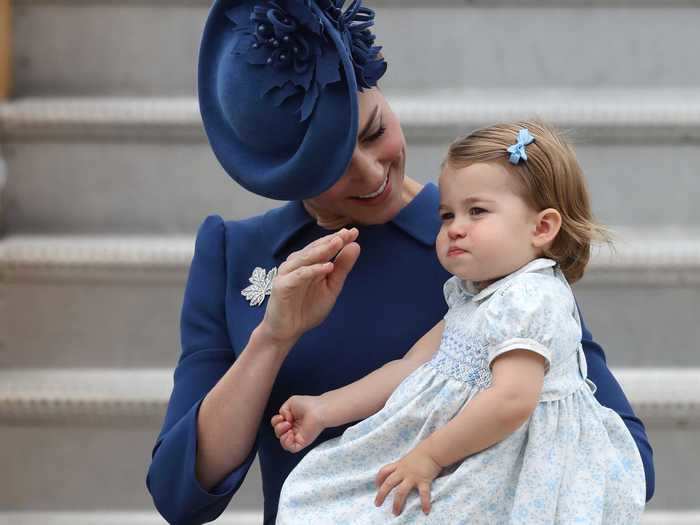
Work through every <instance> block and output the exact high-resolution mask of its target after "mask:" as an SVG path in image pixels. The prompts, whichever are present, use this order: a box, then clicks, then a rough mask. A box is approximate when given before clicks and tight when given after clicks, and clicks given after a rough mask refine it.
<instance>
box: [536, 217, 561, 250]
mask: <svg viewBox="0 0 700 525" xmlns="http://www.w3.org/2000/svg"><path fill="white" fill-rule="evenodd" d="M560 229H561V214H560V213H559V212H558V211H557V210H555V209H554V208H547V209H546V210H542V211H541V212H539V213H538V214H537V217H535V231H534V232H533V234H532V245H533V246H534V247H535V248H549V246H550V245H551V244H552V242H554V238H555V237H556V236H557V234H558V233H559V230H560Z"/></svg>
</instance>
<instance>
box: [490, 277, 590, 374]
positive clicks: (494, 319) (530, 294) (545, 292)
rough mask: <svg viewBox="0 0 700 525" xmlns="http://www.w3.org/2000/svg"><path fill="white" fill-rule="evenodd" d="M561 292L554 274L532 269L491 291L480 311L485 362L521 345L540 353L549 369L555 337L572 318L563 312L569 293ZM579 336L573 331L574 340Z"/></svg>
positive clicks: (570, 303) (570, 299)
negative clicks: (495, 290) (536, 272)
mask: <svg viewBox="0 0 700 525" xmlns="http://www.w3.org/2000/svg"><path fill="white" fill-rule="evenodd" d="M565 292H566V290H563V286H562V285H561V284H560V283H559V282H558V281H557V279H556V278H553V277H549V276H545V275H539V274H534V273H529V274H523V275H519V276H517V277H516V278H514V279H513V280H512V281H511V282H510V283H508V284H507V285H505V286H504V287H503V288H501V289H499V290H498V291H497V292H495V294H494V296H493V297H492V298H490V299H489V302H488V304H487V305H485V307H486V310H485V315H484V323H485V325H486V326H485V327H484V333H485V334H486V345H487V350H488V360H489V365H491V364H492V363H493V361H494V360H495V359H496V358H497V357H499V356H501V355H503V354H505V353H506V352H511V351H513V350H519V349H522V350H529V351H531V352H534V353H536V354H539V355H541V356H542V357H544V359H545V368H546V370H547V371H549V367H550V364H551V362H552V349H553V348H554V347H555V339H556V338H557V337H559V336H560V333H561V331H562V330H564V329H567V328H572V329H573V326H571V325H572V322H575V321H574V319H573V317H572V316H571V314H570V313H567V311H570V307H573V296H572V295H571V294H570V293H568V294H567V293H565ZM567 295H568V297H567ZM567 317H568V319H567ZM572 335H573V334H572ZM579 337H580V335H578V334H575V337H574V339H573V341H574V344H576V343H577V342H578V338H579Z"/></svg>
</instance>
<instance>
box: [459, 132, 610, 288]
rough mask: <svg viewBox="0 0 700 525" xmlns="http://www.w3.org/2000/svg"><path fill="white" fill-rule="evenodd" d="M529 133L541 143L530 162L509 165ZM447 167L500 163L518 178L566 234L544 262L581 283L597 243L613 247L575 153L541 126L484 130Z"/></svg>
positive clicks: (533, 147)
mask: <svg viewBox="0 0 700 525" xmlns="http://www.w3.org/2000/svg"><path fill="white" fill-rule="evenodd" d="M522 128H527V129H528V130H529V131H530V134H531V135H532V136H533V137H535V141H534V142H533V143H531V144H529V145H527V146H526V153H527V160H521V161H520V162H519V163H518V164H517V165H514V164H511V163H510V162H509V161H508V156H509V153H508V152H507V149H508V147H509V146H511V145H513V144H515V143H516V141H517V139H518V132H519V131H520V129H522ZM445 162H446V163H447V164H448V165H449V166H450V167H452V168H454V169H461V168H464V167H466V166H468V165H470V164H474V163H476V162H499V163H501V164H502V165H503V166H505V167H506V169H507V170H508V171H509V173H512V174H513V175H514V176H515V177H517V179H518V182H519V184H518V185H517V186H518V187H519V189H520V194H521V196H522V197H523V199H524V200H525V202H526V203H527V204H528V205H529V206H530V207H531V208H533V209H534V210H535V211H538V212H539V211H542V210H545V209H547V208H554V209H556V210H557V211H558V212H559V213H560V214H561V218H562V224H561V229H560V230H559V233H558V234H557V236H556V238H555V239H554V242H553V243H552V245H551V246H550V248H549V249H547V250H545V252H544V253H543V255H544V257H548V258H550V259H553V260H555V261H556V262H557V263H558V264H559V266H560V268H561V270H562V272H563V273H564V275H565V276H566V279H567V280H568V281H569V282H570V283H575V282H576V281H578V280H579V279H581V277H582V276H583V272H584V270H585V268H586V265H587V264H588V261H589V260H590V256H591V242H592V241H604V242H608V243H609V242H610V234H609V233H608V231H607V230H606V229H605V228H604V227H603V226H602V225H600V224H599V223H597V222H596V221H595V220H594V219H593V216H592V213H591V206H590V198H589V195H588V188H587V187H586V181H585V179H584V177H583V172H582V171H581V167H580V166H579V164H578V161H577V160H576V155H575V153H574V149H573V147H572V146H571V145H570V144H569V143H568V142H567V141H566V140H564V138H563V137H562V135H561V134H560V133H559V132H558V131H557V130H555V129H554V128H553V127H551V126H549V125H546V124H544V123H542V122H539V121H522V122H515V123H510V124H497V125H495V126H489V127H487V128H483V129H479V130H477V131H475V132H473V133H471V134H470V135H468V136H467V137H464V138H460V139H458V140H456V141H455V142H453V143H452V144H451V145H450V148H449V151H448V153H447V158H446V159H445Z"/></svg>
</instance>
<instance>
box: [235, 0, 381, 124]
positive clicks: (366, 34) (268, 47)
mask: <svg viewBox="0 0 700 525" xmlns="http://www.w3.org/2000/svg"><path fill="white" fill-rule="evenodd" d="M310 1H311V0H261V1H260V2H258V3H256V4H255V5H254V6H253V8H252V10H251V9H250V8H248V7H246V6H245V5H238V6H235V7H233V8H231V9H230V10H228V11H227V13H226V15H227V17H228V18H229V20H231V21H232V22H233V23H234V26H235V27H234V31H236V32H239V33H240V38H239V40H238V42H237V44H236V45H235V47H234V51H233V53H234V54H235V55H237V56H240V57H244V58H245V60H247V62H248V63H249V64H252V65H256V66H261V67H264V68H265V70H264V81H263V85H262V93H261V96H266V95H268V94H269V95H270V96H272V97H274V103H275V105H277V106H280V105H281V104H282V103H284V102H285V101H286V100H287V99H289V98H290V97H292V96H294V95H298V94H303V98H302V102H301V105H300V107H299V111H300V115H301V121H302V122H303V121H305V120H307V119H308V118H309V117H310V116H311V114H312V113H313V111H314V109H315V107H316V102H317V100H318V97H319V96H320V94H321V92H322V91H323V89H324V88H325V87H326V86H327V85H329V84H333V83H335V82H339V81H340V80H341V74H340V67H341V62H340V56H339V54H338V53H339V51H338V50H337V49H336V47H335V45H334V44H333V42H332V40H331V39H330V38H329V37H328V35H326V34H325V33H324V28H323V24H322V22H321V20H320V19H319V17H318V16H317V15H316V14H315V13H314V12H313V11H312V9H311V8H310V6H309V2H310ZM361 3H362V2H361V0H354V1H353V3H352V4H351V6H350V7H349V8H348V9H347V10H346V11H345V12H344V13H343V12H342V11H341V9H340V6H342V4H343V0H324V1H321V2H319V7H320V8H321V9H322V10H323V11H324V12H325V13H326V14H327V15H328V16H329V19H330V20H331V21H332V22H333V23H334V25H335V26H336V28H337V29H338V31H339V33H340V34H341V36H342V40H343V42H344V44H345V47H346V51H347V52H348V53H349V54H350V56H351V57H352V63H353V65H354V68H355V73H356V77H357V82H358V87H360V88H369V87H372V86H374V85H376V83H377V81H378V80H379V78H380V77H381V76H382V75H383V74H384V71H386V63H385V62H384V61H383V60H382V59H378V58H377V55H378V53H379V50H380V49H381V48H379V47H376V46H373V43H374V35H372V34H371V32H370V31H369V28H370V27H371V26H372V25H374V12H373V11H372V10H371V9H367V8H365V7H362V6H361Z"/></svg>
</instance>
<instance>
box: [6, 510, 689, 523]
mask: <svg viewBox="0 0 700 525" xmlns="http://www.w3.org/2000/svg"><path fill="white" fill-rule="evenodd" d="M262 522H263V514H262V512H224V514H223V515H222V516H221V517H220V518H219V519H217V520H215V521H214V522H213V523H217V524H218V523H220V524H222V525H262ZM163 523H165V521H164V520H163V519H162V518H161V517H160V516H158V515H157V514H156V513H155V512H114V511H101V512H100V511H95V512H0V525H161V524H163ZM642 525H700V512H693V511H690V512H682V511H679V512H660V511H656V512H655V511H648V512H646V513H645V514H644V516H643V517H642Z"/></svg>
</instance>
